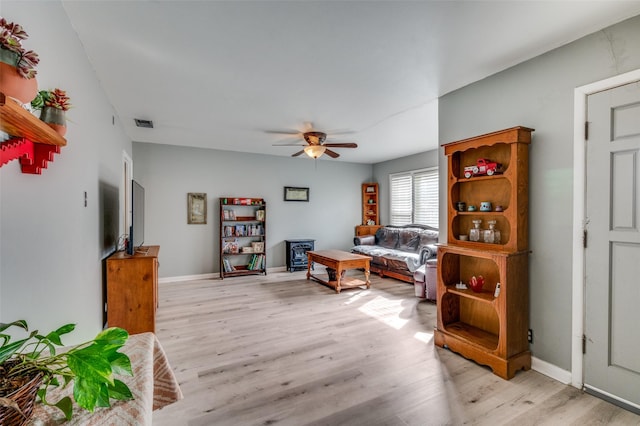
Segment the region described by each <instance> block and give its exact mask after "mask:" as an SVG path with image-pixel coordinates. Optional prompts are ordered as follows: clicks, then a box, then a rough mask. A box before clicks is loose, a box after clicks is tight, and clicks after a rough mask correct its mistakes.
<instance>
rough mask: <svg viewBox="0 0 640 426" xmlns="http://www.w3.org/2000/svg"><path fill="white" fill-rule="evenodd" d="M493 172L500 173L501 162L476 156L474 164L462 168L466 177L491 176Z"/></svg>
mask: <svg viewBox="0 0 640 426" xmlns="http://www.w3.org/2000/svg"><path fill="white" fill-rule="evenodd" d="M494 173H502V164H500V163H496V162H495V161H491V160H489V159H487V158H478V160H477V161H476V164H474V165H473V166H467V167H465V168H464V177H466V178H467V179H469V178H470V177H472V176H479V175H489V176H492V175H493V174H494Z"/></svg>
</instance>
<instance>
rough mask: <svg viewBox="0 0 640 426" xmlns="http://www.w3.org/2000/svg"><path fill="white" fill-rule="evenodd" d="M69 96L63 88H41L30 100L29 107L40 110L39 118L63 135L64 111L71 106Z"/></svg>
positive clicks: (65, 123) (64, 124)
mask: <svg viewBox="0 0 640 426" xmlns="http://www.w3.org/2000/svg"><path fill="white" fill-rule="evenodd" d="M69 101H70V99H69V96H67V92H66V91H64V90H60V89H58V88H56V89H53V90H41V91H39V92H38V94H37V95H36V97H35V98H34V99H33V100H32V101H31V107H32V108H34V109H36V110H38V109H40V110H42V111H41V113H40V120H42V121H44V122H45V123H47V124H48V125H49V126H50V127H51V128H53V129H54V130H55V131H56V132H58V133H59V134H60V135H61V136H64V135H65V133H66V132H67V117H66V112H67V111H68V110H69V108H71V103H70V102H69Z"/></svg>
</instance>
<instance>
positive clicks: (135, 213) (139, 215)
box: [127, 180, 144, 254]
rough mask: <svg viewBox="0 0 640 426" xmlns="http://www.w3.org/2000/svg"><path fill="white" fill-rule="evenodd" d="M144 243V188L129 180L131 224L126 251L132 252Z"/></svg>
mask: <svg viewBox="0 0 640 426" xmlns="http://www.w3.org/2000/svg"><path fill="white" fill-rule="evenodd" d="M143 243H144V188H143V187H142V185H140V184H139V183H138V182H136V181H135V180H132V181H131V226H130V228H129V244H127V253H128V254H133V253H134V252H135V251H136V249H138V248H139V247H140V246H142V244H143Z"/></svg>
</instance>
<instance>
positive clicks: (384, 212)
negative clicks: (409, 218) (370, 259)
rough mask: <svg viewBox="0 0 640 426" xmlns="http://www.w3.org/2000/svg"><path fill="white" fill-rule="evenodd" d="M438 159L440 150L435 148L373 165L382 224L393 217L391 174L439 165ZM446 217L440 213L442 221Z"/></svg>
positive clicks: (385, 223) (387, 222)
mask: <svg viewBox="0 0 640 426" xmlns="http://www.w3.org/2000/svg"><path fill="white" fill-rule="evenodd" d="M438 159H439V157H438V150H437V149H434V150H431V151H425V152H421V153H419V154H415V155H410V156H408V157H402V158H397V159H395V160H389V161H384V162H382V163H377V164H374V165H373V176H374V178H375V182H378V191H379V193H380V195H379V200H378V202H379V203H380V212H379V214H380V223H381V224H383V225H387V224H389V221H390V217H391V205H390V203H391V199H390V189H389V175H390V174H393V173H401V172H407V171H411V170H420V169H427V168H430V167H438ZM444 164H446V163H444ZM446 217H447V216H446V215H444V216H442V215H440V222H441V223H442V218H446Z"/></svg>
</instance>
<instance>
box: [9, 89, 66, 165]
mask: <svg viewBox="0 0 640 426" xmlns="http://www.w3.org/2000/svg"><path fill="white" fill-rule="evenodd" d="M0 130H2V131H3V132H5V133H7V134H8V135H9V137H10V138H9V139H8V140H6V141H4V142H0V167H2V166H3V165H5V164H7V163H8V162H10V161H12V160H20V165H21V167H22V173H29V174H38V175H39V174H41V173H42V169H46V168H47V165H48V163H49V162H52V161H53V159H54V154H58V153H60V149H61V147H63V146H65V145H67V141H66V139H64V138H63V137H62V136H60V135H59V134H58V133H57V132H56V131H55V130H53V129H52V128H51V127H49V126H48V125H47V124H46V123H44V122H43V121H41V120H40V119H38V118H37V117H35V116H34V115H33V114H31V113H30V112H29V111H27V110H25V109H24V108H22V106H21V105H20V104H19V103H18V102H17V101H15V100H13V99H11V98H8V97H6V96H5V95H4V93H0Z"/></svg>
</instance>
